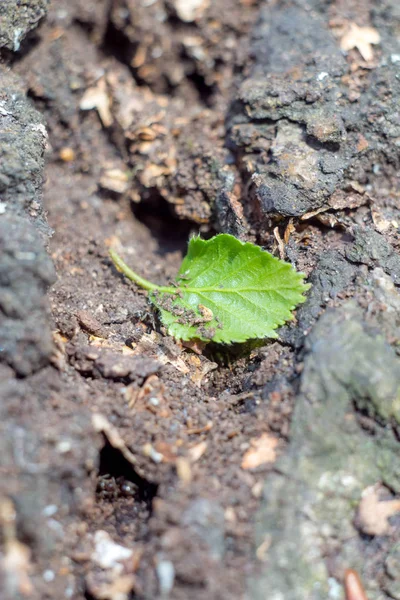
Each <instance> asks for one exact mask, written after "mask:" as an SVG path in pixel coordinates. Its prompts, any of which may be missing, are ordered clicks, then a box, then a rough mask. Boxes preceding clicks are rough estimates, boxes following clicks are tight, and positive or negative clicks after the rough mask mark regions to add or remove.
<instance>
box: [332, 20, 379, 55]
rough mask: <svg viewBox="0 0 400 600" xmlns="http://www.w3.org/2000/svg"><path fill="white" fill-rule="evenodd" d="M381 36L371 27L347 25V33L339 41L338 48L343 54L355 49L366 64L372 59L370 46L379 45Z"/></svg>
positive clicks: (354, 24)
mask: <svg viewBox="0 0 400 600" xmlns="http://www.w3.org/2000/svg"><path fill="white" fill-rule="evenodd" d="M380 41H381V36H380V35H379V32H378V31H377V30H376V29H374V28H373V27H359V26H358V25H356V23H349V27H348V29H347V31H346V32H345V33H344V35H343V36H342V38H341V40H340V47H341V49H342V50H344V51H345V52H348V51H349V50H353V48H357V50H358V51H359V53H360V54H361V56H362V57H363V59H364V60H365V61H366V62H369V61H371V60H372V59H373V58H374V53H373V51H372V45H375V44H379V42H380Z"/></svg>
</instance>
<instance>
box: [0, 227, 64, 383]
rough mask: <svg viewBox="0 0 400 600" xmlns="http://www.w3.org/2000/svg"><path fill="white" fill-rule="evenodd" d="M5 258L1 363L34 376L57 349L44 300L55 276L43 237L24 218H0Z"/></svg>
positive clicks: (0, 292) (0, 282)
mask: <svg viewBox="0 0 400 600" xmlns="http://www.w3.org/2000/svg"><path fill="white" fill-rule="evenodd" d="M0 256H1V260H0V361H4V362H5V363H7V364H9V365H10V366H12V367H13V368H14V369H15V371H16V372H17V373H18V374H19V375H29V374H30V373H32V372H33V371H36V370H37V369H39V368H40V367H42V366H44V365H45V364H46V363H47V362H48V359H49V357H50V355H51V352H52V349H53V346H52V339H51V331H50V327H49V323H48V311H47V304H46V301H45V294H46V291H47V289H48V287H49V286H50V285H51V284H52V283H53V282H54V281H55V271H54V267H53V263H52V261H51V259H50V257H49V255H48V254H47V252H46V251H45V249H44V247H43V244H42V241H41V239H40V236H39V234H38V232H37V231H36V229H35V228H34V226H33V225H32V224H31V223H29V222H28V221H26V220H25V219H23V218H22V217H14V216H8V215H3V216H1V217H0Z"/></svg>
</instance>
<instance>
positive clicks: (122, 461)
mask: <svg viewBox="0 0 400 600" xmlns="http://www.w3.org/2000/svg"><path fill="white" fill-rule="evenodd" d="M98 475H99V477H101V476H110V477H113V478H115V479H118V478H123V479H124V480H125V481H130V482H132V483H133V484H134V485H135V486H136V487H137V489H138V494H139V498H140V499H141V500H143V501H144V502H146V504H147V505H148V507H149V509H150V510H151V503H152V501H153V498H154V497H155V496H156V495H157V490H158V485H157V484H156V483H151V482H149V481H147V480H146V479H144V478H143V477H141V476H140V475H139V474H138V473H136V471H135V469H134V468H133V466H132V465H131V463H130V462H129V461H128V460H127V459H126V458H125V457H124V456H123V454H122V453H121V452H120V451H119V450H117V449H116V448H114V447H113V446H111V444H110V443H109V442H108V441H106V443H105V444H104V446H103V448H102V449H101V451H100V465H99V471H98Z"/></svg>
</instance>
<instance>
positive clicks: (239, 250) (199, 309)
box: [110, 233, 310, 344]
mask: <svg viewBox="0 0 400 600" xmlns="http://www.w3.org/2000/svg"><path fill="white" fill-rule="evenodd" d="M110 255H111V258H112V260H113V262H114V264H115V266H116V267H117V268H118V269H119V270H120V271H122V273H124V275H126V276H127V277H128V278H129V279H131V280H132V281H134V282H135V283H137V285H139V286H140V287H142V288H144V289H145V290H148V291H149V292H150V294H149V298H150V300H151V302H152V303H153V304H154V305H155V306H156V307H157V308H158V310H159V311H160V315H161V320H162V322H163V323H164V325H166V327H167V328H168V332H169V334H170V335H173V336H174V337H176V338H178V339H181V340H184V341H189V340H193V339H200V340H203V341H211V340H212V341H214V342H221V343H225V344H231V343H233V342H245V341H246V340H248V339H256V338H266V337H269V338H276V337H277V334H276V331H275V329H276V328H277V327H278V326H279V325H283V324H284V323H285V322H286V321H289V320H290V319H292V318H293V315H292V311H293V310H294V309H295V308H296V306H297V305H298V304H300V303H301V302H304V300H305V297H304V292H305V291H306V290H307V289H308V288H309V287H310V286H309V284H306V283H304V274H303V273H297V272H296V271H295V270H294V269H293V267H292V266H291V265H290V264H288V263H286V262H284V261H282V260H279V259H278V258H275V257H274V256H272V254H270V253H269V252H265V251H264V250H262V249H261V248H260V247H259V246H256V245H254V244H251V243H249V242H246V243H244V242H241V241H240V240H238V239H236V238H235V237H233V236H232V235H228V234H226V233H222V234H219V235H216V236H215V237H213V238H211V239H210V240H202V239H201V238H200V237H193V238H192V239H191V240H190V241H189V248H188V253H187V255H186V257H185V258H184V260H183V262H182V265H181V268H180V270H179V272H178V275H177V277H176V281H175V282H174V284H173V285H171V286H159V285H156V284H154V283H151V282H150V281H147V280H146V279H143V278H142V277H140V275H138V274H137V273H135V272H134V271H132V270H131V269H130V268H129V267H128V266H127V265H126V264H125V263H124V262H123V260H122V259H121V258H120V257H119V256H118V254H117V253H116V252H115V251H114V250H111V251H110Z"/></svg>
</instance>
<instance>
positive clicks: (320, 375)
mask: <svg viewBox="0 0 400 600" xmlns="http://www.w3.org/2000/svg"><path fill="white" fill-rule="evenodd" d="M354 407H356V409H357V411H356V412H355V411H354ZM358 411H360V412H358ZM399 411H400V360H399V358H398V357H397V356H396V354H395V352H394V350H393V349H392V348H391V347H390V346H389V345H388V344H387V342H386V341H385V340H384V338H383V337H382V336H380V335H379V334H378V335H376V334H375V333H373V332H372V331H371V329H370V328H369V327H367V326H366V325H365V322H364V315H363V313H362V311H361V309H360V308H358V307H357V305H356V304H355V303H353V302H349V303H347V304H346V305H344V306H343V307H342V308H341V309H339V310H328V311H327V312H326V313H325V314H324V315H323V316H322V317H321V318H320V320H319V321H318V323H317V325H316V326H315V327H314V329H313V331H312V333H311V334H310V336H309V337H308V338H307V341H306V356H305V360H304V370H303V372H302V377H301V388H300V394H299V396H298V398H297V401H296V406H295V411H294V415H293V424H292V434H291V444H290V447H289V451H288V453H287V455H286V456H284V457H283V458H282V459H281V460H280V461H278V463H277V464H276V474H275V475H273V476H272V477H271V476H270V477H269V478H268V485H266V487H265V497H264V500H263V509H262V511H261V512H260V514H259V518H258V521H257V530H256V538H257V543H258V544H259V545H261V544H262V543H265V542H266V541H267V542H268V551H267V554H266V563H265V564H266V567H265V569H264V572H263V575H262V577H261V578H260V579H259V580H258V581H257V580H256V581H254V580H253V581H252V582H251V584H250V588H251V597H252V598H256V599H257V600H258V599H260V600H261V598H265V590H268V598H269V599H272V600H304V599H305V598H307V599H312V600H326V599H327V598H332V599H333V598H343V591H342V586H341V585H340V580H341V578H342V577H343V572H344V570H345V568H348V567H352V568H355V569H357V570H358V571H359V572H360V574H361V576H362V578H363V581H364V584H365V587H366V591H367V596H368V598H369V600H378V598H379V599H382V598H385V597H387V596H382V593H381V592H379V591H378V590H379V578H380V577H381V576H382V575H383V574H382V573H379V572H378V571H379V569H378V571H377V569H376V564H375V562H374V561H375V554H374V552H371V544H370V542H369V541H368V540H365V539H363V538H362V537H361V536H360V535H359V534H358V532H357V530H356V527H355V521H354V519H355V516H356V511H357V506H358V503H359V501H360V499H361V494H362V492H363V490H364V489H365V488H366V487H368V486H371V485H373V484H375V483H377V482H383V483H384V484H385V485H386V486H387V487H388V488H389V489H391V490H393V491H394V492H395V493H399V492H400V467H399V464H398V460H397V456H398V451H399V443H398V441H397V438H396V436H395V435H394V433H393V430H392V429H391V427H390V426H389V425H390V424H392V425H395V424H396V423H397V422H398V421H399V418H400V412H399ZM365 415H369V417H368V418H369V419H370V425H371V427H373V428H374V435H373V436H372V435H370V434H369V433H367V431H366V430H365V429H364V428H363V427H361V426H360V421H359V419H358V417H359V416H363V418H365ZM373 424H374V425H373ZM392 540H393V538H390V537H389V538H382V539H381V540H380V546H379V547H380V552H381V553H383V554H388V555H389V553H390V552H391V551H392V544H393V541H392ZM372 565H374V568H373V567H372Z"/></svg>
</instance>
